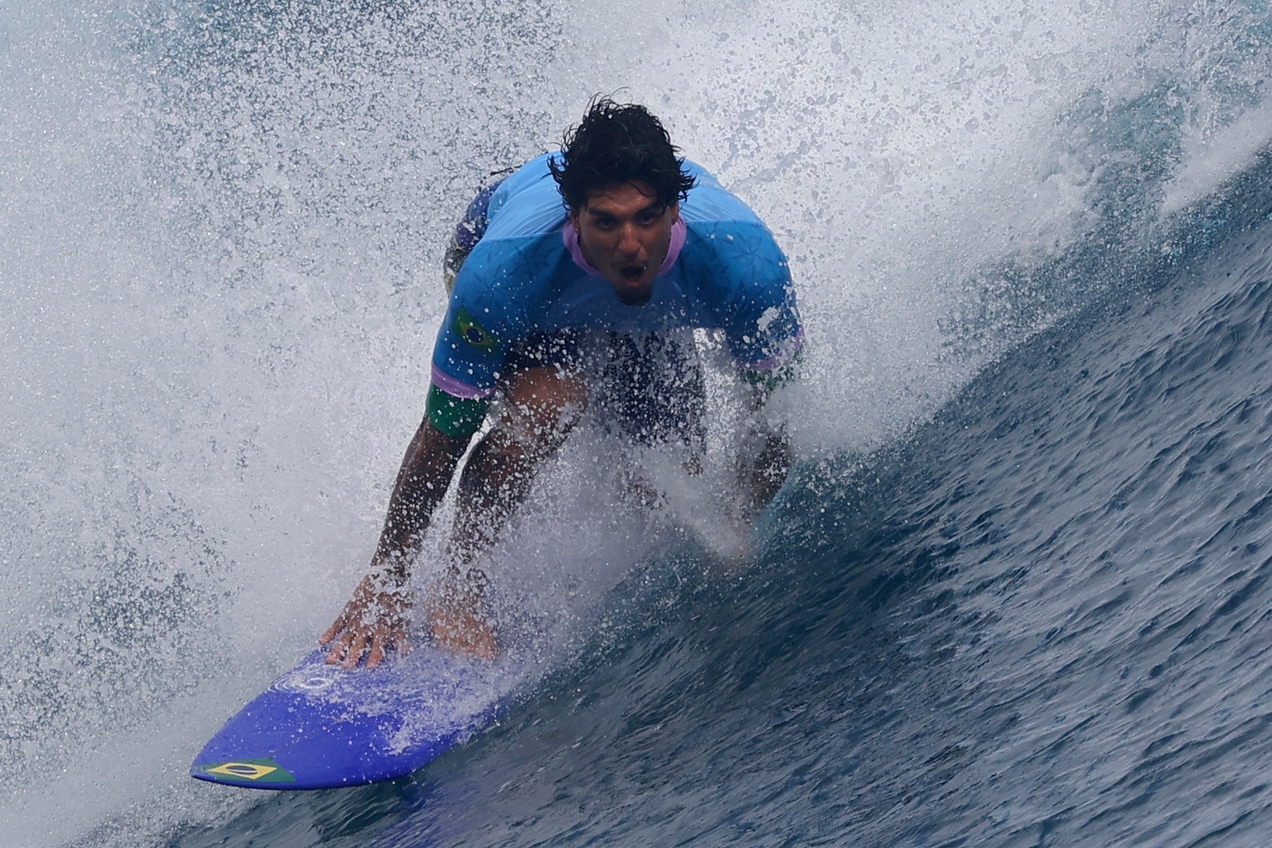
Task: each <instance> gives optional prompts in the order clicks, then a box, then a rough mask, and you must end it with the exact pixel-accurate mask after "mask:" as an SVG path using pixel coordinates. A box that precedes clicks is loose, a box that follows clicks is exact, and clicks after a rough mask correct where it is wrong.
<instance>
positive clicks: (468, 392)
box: [433, 364, 495, 400]
mask: <svg viewBox="0 0 1272 848" xmlns="http://www.w3.org/2000/svg"><path fill="white" fill-rule="evenodd" d="M433 385H434V386H437V387H438V388H439V389H441V390H442V391H444V392H446V394H448V395H450V396H451V397H457V398H461V399H463V400H484V399H486V398H488V397H490V396H491V395H493V394H494V393H495V390H494V389H493V388H492V389H479V388H477V387H476V386H471V385H469V384H468V383H465V382H463V381H462V380H456V379H455V378H454V377H452V376H451V375H449V374H447V373H446V372H445V371H443V370H442V369H440V368H438V367H437V365H436V364H434V365H433Z"/></svg>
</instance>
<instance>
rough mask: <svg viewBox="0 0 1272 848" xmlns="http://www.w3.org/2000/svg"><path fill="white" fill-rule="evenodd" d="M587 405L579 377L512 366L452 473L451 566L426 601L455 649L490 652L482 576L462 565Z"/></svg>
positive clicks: (443, 638)
mask: <svg viewBox="0 0 1272 848" xmlns="http://www.w3.org/2000/svg"><path fill="white" fill-rule="evenodd" d="M586 409H587V388H586V384H585V382H584V380H583V378H582V376H580V375H579V374H578V373H572V372H569V371H566V370H564V369H562V368H559V367H554V366H547V367H545V366H538V367H531V368H526V369H522V370H517V371H515V372H514V373H513V376H512V377H511V378H510V379H509V381H508V384H507V386H506V387H505V388H504V389H503V390H502V391H501V397H500V402H499V404H498V407H497V411H496V418H495V422H494V425H493V426H492V427H491V429H490V431H489V432H488V433H487V434H486V435H485V436H484V437H483V438H482V440H481V442H479V443H478V445H477V446H476V447H475V448H473V451H472V453H471V454H470V455H469V457H468V462H467V463H466V464H465V466H464V471H463V474H462V475H461V476H460V480H459V490H458V498H459V500H458V504H457V510H456V515H455V527H454V530H453V532H452V534H451V541H450V556H451V562H452V565H451V567H450V568H449V569H448V571H447V574H446V576H445V578H444V580H443V583H442V586H441V589H440V591H439V592H438V597H437V598H436V601H435V603H434V604H433V605H432V610H431V617H432V630H433V637H434V638H435V639H436V640H437V641H438V642H439V643H440V644H442V645H443V646H444V647H448V648H450V649H451V650H454V651H456V652H457V653H464V654H469V655H473V656H479V657H485V658H493V657H495V656H496V655H497V653H498V644H497V643H496V641H495V633H494V625H493V623H492V622H491V620H490V615H489V612H488V611H487V610H486V608H485V601H484V594H485V583H486V577H485V575H484V574H483V573H482V572H481V571H480V570H479V569H476V568H469V567H468V566H469V564H470V563H471V562H472V561H473V559H475V558H476V557H477V556H479V555H480V554H482V553H484V552H485V551H487V550H489V549H490V547H491V546H493V545H494V543H495V541H496V540H497V539H498V537H499V534H500V533H501V532H502V531H503V528H504V526H505V525H506V524H507V523H508V520H509V518H511V517H512V514H513V513H514V512H515V511H516V510H517V508H518V507H519V506H520V505H521V504H522V503H523V502H524V501H525V499H526V496H527V495H528V494H529V493H530V486H531V484H532V483H533V482H534V476H535V474H536V472H537V471H538V469H539V467H540V466H541V465H542V464H543V461H544V460H546V459H548V458H549V457H551V456H552V455H553V454H554V453H556V451H557V449H558V448H560V446H561V444H562V443H563V442H564V441H565V438H566V436H567V435H569V433H570V430H572V429H573V428H574V426H575V425H576V424H578V422H579V419H580V418H581V417H582V416H583V412H584V411H585V410H586Z"/></svg>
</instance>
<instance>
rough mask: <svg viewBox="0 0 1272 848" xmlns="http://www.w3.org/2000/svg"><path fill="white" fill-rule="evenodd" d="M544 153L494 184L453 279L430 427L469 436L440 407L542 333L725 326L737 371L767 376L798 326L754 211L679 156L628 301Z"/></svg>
mask: <svg viewBox="0 0 1272 848" xmlns="http://www.w3.org/2000/svg"><path fill="white" fill-rule="evenodd" d="M550 155H551V154H545V155H543V156H540V157H538V158H537V159H534V160H532V161H530V162H529V163H527V164H526V165H524V166H523V167H521V168H520V169H519V170H518V171H516V172H515V173H514V174H512V175H511V176H509V177H508V178H507V179H505V180H504V181H503V182H502V183H501V184H500V185H499V187H498V188H497V189H496V190H495V191H494V194H493V196H491V198H490V205H489V208H488V211H487V228H486V231H485V233H484V234H482V236H481V239H480V241H478V242H477V244H476V246H475V247H473V249H472V252H471V253H470V254H469V255H468V257H467V258H466V259H465V260H464V261H463V265H462V267H461V268H460V269H459V273H458V275H457V276H456V278H455V283H454V289H453V290H452V292H451V297H450V306H449V308H448V310H447V313H446V319H445V321H444V322H443V323H442V326H441V329H440V330H439V331H438V336H437V343H436V345H435V346H434V348H433V369H432V382H433V389H434V390H433V391H431V392H430V402H429V418H430V420H432V421H433V423H434V425H435V426H437V427H438V429H441V430H442V431H443V432H447V433H448V434H449V435H465V436H466V435H470V434H471V432H472V431H474V430H475V429H476V428H477V427H478V426H480V423H481V422H480V417H477V420H476V421H473V420H472V418H473V416H472V415H469V416H468V420H467V421H466V422H465V423H463V424H458V423H457V422H456V421H455V420H453V416H452V417H448V414H447V413H446V411H445V410H444V407H446V406H450V407H455V406H461V405H462V406H468V404H461V403H457V402H456V399H458V400H459V401H467V402H469V403H471V402H473V401H478V402H481V401H485V400H486V399H487V398H489V397H490V396H491V395H492V394H493V393H494V391H495V388H496V386H497V384H498V382H499V379H500V376H501V370H502V369H503V366H504V363H505V360H506V358H507V356H508V353H509V350H510V349H512V348H514V347H515V346H516V345H517V344H518V343H519V342H522V341H524V340H526V339H528V338H530V337H532V336H535V335H538V334H542V333H551V332H553V331H558V330H573V329H581V330H597V331H608V332H613V333H618V334H625V335H648V334H651V333H653V334H656V333H659V332H666V331H672V330H676V329H681V328H696V327H701V328H709V329H718V330H722V331H723V332H724V336H725V339H726V343H727V345H728V349H729V352H730V353H731V354H732V356H733V359H734V360H735V362H736V363H737V364H738V366H739V367H740V368H741V369H742V370H743V371H744V372H751V373H752V374H756V375H765V374H773V373H775V372H777V371H778V370H779V369H781V368H782V367H783V366H784V365H786V364H788V363H789V362H790V361H791V359H792V358H793V357H794V356H795V354H796V352H797V351H798V350H799V348H800V346H801V344H802V342H803V329H802V327H801V326H800V321H799V314H798V311H797V309H796V305H795V292H794V289H793V288H792V286H791V278H790V269H789V267H788V264H787V261H786V257H785V256H784V255H783V254H782V251H781V249H780V248H778V246H777V243H776V242H775V241H774V240H773V236H772V234H770V233H769V231H768V229H767V228H766V227H765V226H764V224H763V223H762V222H761V221H760V219H759V218H758V217H756V215H755V213H754V212H752V211H751V210H750V209H749V208H748V207H747V206H746V205H745V204H744V203H743V202H742V201H740V200H739V199H738V198H737V197H735V196H734V195H732V194H730V193H729V192H728V191H726V190H725V189H724V188H722V187H721V186H720V184H719V182H717V181H716V179H715V178H714V177H713V176H711V175H710V174H709V173H707V172H706V171H705V170H703V169H702V168H700V167H698V166H697V165H694V164H693V163H690V162H686V163H685V166H684V169H685V171H686V172H687V173H689V174H690V175H692V176H693V177H694V178H695V179H696V180H697V185H695V186H694V188H693V189H691V190H690V192H689V196H688V199H687V200H685V201H684V202H682V203H681V204H680V220H679V221H678V222H676V224H674V225H673V227H672V236H671V247H670V250H669V251H668V255H667V259H666V260H665V261H664V262H663V264H662V266H661V267H660V268H659V272H658V276H657V277H656V278H655V280H654V283H653V293H652V296H651V298H650V300H649V301H648V302H647V303H646V304H644V305H642V306H627V305H625V304H623V303H622V302H620V301H619V299H618V296H617V295H615V293H614V290H613V288H612V287H611V286H610V284H609V282H607V281H606V280H605V278H604V277H603V276H602V275H601V274H600V272H598V271H597V270H595V269H594V268H592V267H591V266H590V265H589V264H588V263H587V261H586V260H585V259H584V258H583V254H582V252H581V250H580V249H579V246H578V234H577V232H576V231H575V229H574V227H573V225H572V224H571V223H570V221H569V218H568V216H567V214H566V208H565V205H564V203H563V201H562V199H561V195H560V192H559V191H558V189H557V185H556V181H555V180H554V179H553V178H552V173H551V171H549V170H548V165H547V162H548V158H549V156H550ZM438 390H440V391H438ZM447 396H449V397H447ZM448 400H449V401H451V402H450V403H447V402H446V401H448ZM484 406H485V405H484V403H482V404H481V407H480V409H481V414H484V411H485V409H484ZM464 431H467V432H464Z"/></svg>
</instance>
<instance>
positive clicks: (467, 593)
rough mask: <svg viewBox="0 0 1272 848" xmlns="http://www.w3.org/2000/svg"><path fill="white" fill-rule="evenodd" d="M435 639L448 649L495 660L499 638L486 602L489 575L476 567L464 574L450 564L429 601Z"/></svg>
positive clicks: (431, 624) (464, 654)
mask: <svg viewBox="0 0 1272 848" xmlns="http://www.w3.org/2000/svg"><path fill="white" fill-rule="evenodd" d="M429 624H430V627H431V628H432V631H433V640H434V641H435V642H437V644H438V645H439V646H441V647H442V648H443V649H444V650H447V651H450V652H451V653H453V654H459V655H460V656H465V657H475V658H477V659H482V660H493V659H497V658H498V657H499V642H498V641H497V640H496V639H495V628H494V625H493V624H492V623H491V616H490V611H489V609H488V607H487V605H486V575H485V574H483V573H482V572H481V571H479V570H478V569H476V568H472V569H469V570H468V573H467V574H464V575H461V574H460V572H459V569H458V568H453V567H452V568H450V569H448V570H447V572H446V574H445V575H444V576H443V578H442V581H441V584H440V585H439V586H438V589H437V594H436V596H435V597H434V598H433V599H432V601H431V602H430V603H429Z"/></svg>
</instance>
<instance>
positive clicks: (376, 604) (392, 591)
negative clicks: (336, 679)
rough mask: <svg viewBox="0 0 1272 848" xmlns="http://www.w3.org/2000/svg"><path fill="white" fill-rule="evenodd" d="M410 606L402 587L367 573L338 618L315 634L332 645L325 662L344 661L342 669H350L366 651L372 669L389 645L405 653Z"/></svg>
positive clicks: (387, 577) (408, 645)
mask: <svg viewBox="0 0 1272 848" xmlns="http://www.w3.org/2000/svg"><path fill="white" fill-rule="evenodd" d="M410 609H411V599H410V594H409V592H408V590H407V588H406V587H405V586H402V585H398V582H397V581H396V580H394V579H393V578H392V577H389V576H387V575H384V574H368V575H367V576H366V577H364V578H362V582H361V583H359V584H358V588H357V589H355V590H354V592H353V597H352V598H351V599H350V600H349V603H347V604H345V606H344V609H343V610H341V612H340V617H339V618H337V619H336V620H335V623H334V624H332V625H331V627H329V628H327V632H325V633H323V634H322V635H321V636H319V637H318V641H319V642H320V643H322V644H323V645H328V644H331V653H329V654H327V662H328V663H329V664H332V665H334V664H335V663H340V662H343V664H344V667H345V668H353V667H354V666H356V665H357V664H358V661H359V660H361V659H362V655H363V654H364V653H365V654H366V657H367V668H375V667H376V666H378V665H379V664H380V663H381V662H382V661H383V660H384V656H385V653H386V652H387V651H388V649H389V648H395V649H397V650H398V651H400V652H402V653H406V652H407V651H409V650H410V649H411V645H410V643H409V642H408V641H407V638H406V634H407V627H408V625H409V620H408V618H409V617H408V613H409V612H410ZM333 643H334V644H333Z"/></svg>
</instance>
